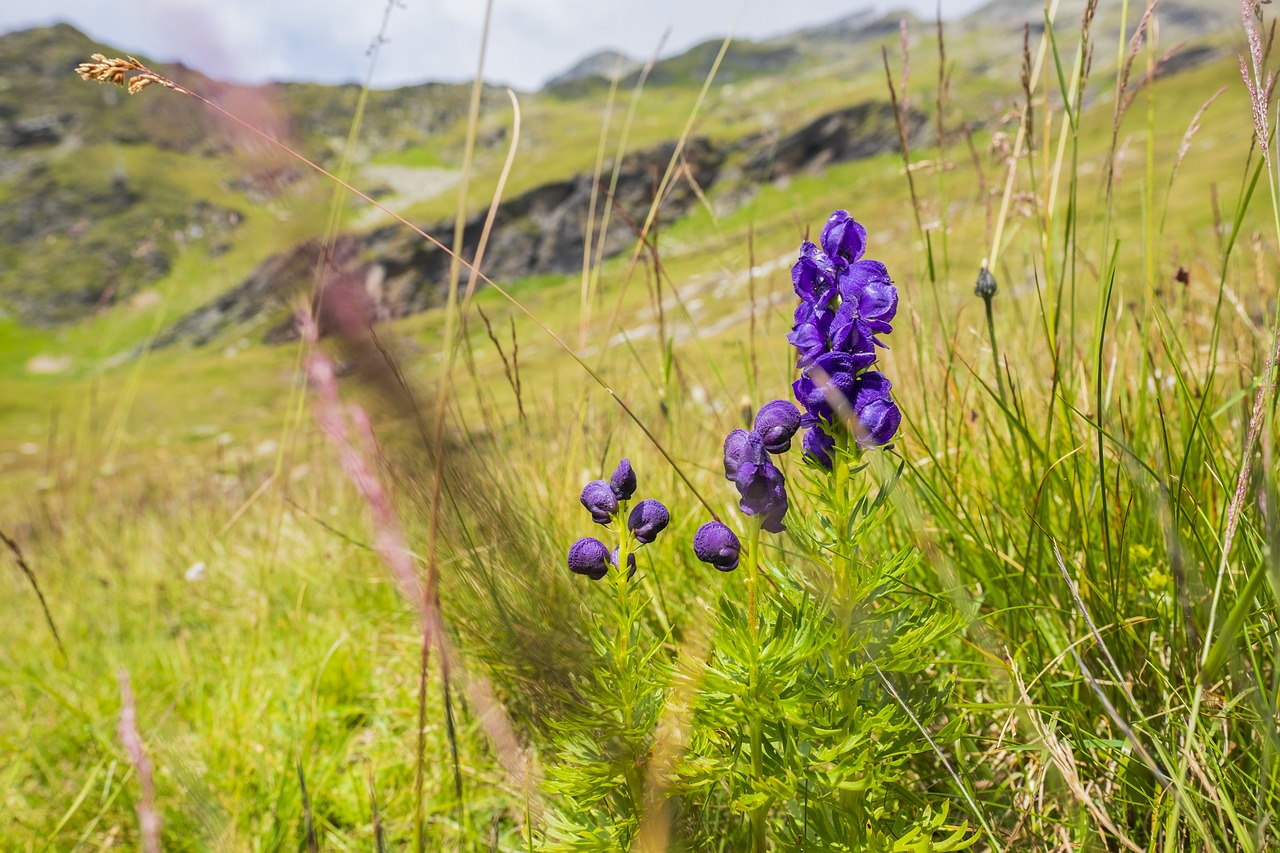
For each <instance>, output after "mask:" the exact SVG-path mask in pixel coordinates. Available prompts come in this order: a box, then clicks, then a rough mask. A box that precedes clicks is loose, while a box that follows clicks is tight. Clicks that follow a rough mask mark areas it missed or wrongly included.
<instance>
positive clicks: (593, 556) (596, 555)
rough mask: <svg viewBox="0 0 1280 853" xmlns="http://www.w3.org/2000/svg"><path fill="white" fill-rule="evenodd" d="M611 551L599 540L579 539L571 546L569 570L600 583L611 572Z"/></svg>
mask: <svg viewBox="0 0 1280 853" xmlns="http://www.w3.org/2000/svg"><path fill="white" fill-rule="evenodd" d="M608 561H609V549H608V548H606V547H605V545H604V543H603V542H601V541H600V540H599V539H591V538H589V537H588V538H584V539H579V540H578V541H577V542H574V543H573V544H572V545H570V546H569V569H570V571H572V572H573V573H574V574H576V575H586V576H587V577H589V578H591V579H592V580H593V581H598V580H600V578H602V577H604V576H605V573H606V572H608V571H609V565H608Z"/></svg>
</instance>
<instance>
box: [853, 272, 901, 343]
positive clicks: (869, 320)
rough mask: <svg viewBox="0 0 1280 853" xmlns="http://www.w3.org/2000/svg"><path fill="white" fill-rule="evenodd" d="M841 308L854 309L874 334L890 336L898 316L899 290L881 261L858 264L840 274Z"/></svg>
mask: <svg viewBox="0 0 1280 853" xmlns="http://www.w3.org/2000/svg"><path fill="white" fill-rule="evenodd" d="M840 299H841V303H840V307H841V308H844V307H846V306H852V308H853V310H854V312H855V313H856V314H857V316H859V317H860V318H862V321H863V323H865V324H866V326H867V328H868V329H870V330H871V331H872V332H880V333H881V334H886V335H887V334H889V333H890V332H892V331H893V326H892V325H890V321H892V320H893V317H894V315H895V314H897V313H898V288H897V287H895V286H894V284H893V279H891V278H889V270H888V269H886V268H885V265H884V264H882V263H880V262H879V261H858V262H857V263H855V264H850V265H849V267H848V269H846V270H844V271H843V272H841V273H840Z"/></svg>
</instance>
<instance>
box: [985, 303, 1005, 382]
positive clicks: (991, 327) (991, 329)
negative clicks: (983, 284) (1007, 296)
mask: <svg viewBox="0 0 1280 853" xmlns="http://www.w3.org/2000/svg"><path fill="white" fill-rule="evenodd" d="M982 301H983V302H985V303H986V305H987V335H989V336H990V338H991V360H992V361H993V362H995V366H996V388H998V389H999V390H1000V401H1001V402H1004V376H1003V375H1001V372H1000V349H999V348H998V347H997V346H996V319H995V316H994V314H993V313H992V310H991V297H989V296H988V297H984V298H983V300H982Z"/></svg>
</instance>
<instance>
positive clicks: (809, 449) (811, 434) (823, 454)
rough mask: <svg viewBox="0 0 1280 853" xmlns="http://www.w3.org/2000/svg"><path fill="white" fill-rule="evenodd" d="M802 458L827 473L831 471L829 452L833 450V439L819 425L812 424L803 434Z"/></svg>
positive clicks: (834, 441) (834, 442)
mask: <svg viewBox="0 0 1280 853" xmlns="http://www.w3.org/2000/svg"><path fill="white" fill-rule="evenodd" d="M803 444H804V458H805V459H809V460H811V461H813V462H816V463H818V464H819V465H821V466H822V467H823V468H826V469H827V470H828V471H830V470H831V467H832V462H831V451H832V450H834V449H835V446H836V440H835V437H834V436H832V435H830V434H829V433H828V432H827V431H826V430H824V429H823V428H822V427H821V426H820V425H818V424H814V425H813V426H811V427H809V429H808V430H806V431H805V434H804V441H803Z"/></svg>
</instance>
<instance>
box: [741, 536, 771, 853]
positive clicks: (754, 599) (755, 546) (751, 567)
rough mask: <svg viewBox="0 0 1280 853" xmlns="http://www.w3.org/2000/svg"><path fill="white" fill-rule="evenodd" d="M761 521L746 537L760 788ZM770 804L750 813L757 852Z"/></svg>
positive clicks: (751, 695) (763, 842) (750, 691)
mask: <svg viewBox="0 0 1280 853" xmlns="http://www.w3.org/2000/svg"><path fill="white" fill-rule="evenodd" d="M759 569H760V519H759V518H758V517H757V518H753V519H752V520H751V530H750V532H749V534H748V536H747V565H746V571H747V630H748V631H750V632H751V669H750V676H749V679H748V683H747V707H748V708H750V709H751V722H750V734H751V778H752V780H754V781H755V782H756V784H757V787H759V783H760V781H761V780H762V779H764V719H763V718H762V716H761V714H760V697H759V696H758V695H757V694H758V693H759V692H760V642H759V637H760V619H759ZM768 816H769V804H768V802H764V803H761V804H760V805H759V806H757V807H756V808H754V809H753V810H752V811H751V840H752V849H753V850H754V851H755V853H764V851H765V849H766V847H767V845H768V827H767V826H766V824H765V819H766V818H767V817H768Z"/></svg>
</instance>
